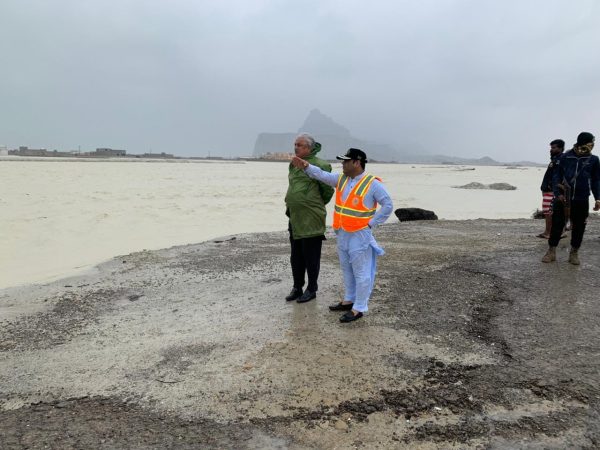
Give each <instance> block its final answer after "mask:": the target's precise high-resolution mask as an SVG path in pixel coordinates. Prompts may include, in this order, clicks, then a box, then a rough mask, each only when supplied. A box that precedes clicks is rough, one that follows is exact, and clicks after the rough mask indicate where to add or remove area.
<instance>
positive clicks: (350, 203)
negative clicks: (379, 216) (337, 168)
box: [333, 175, 381, 232]
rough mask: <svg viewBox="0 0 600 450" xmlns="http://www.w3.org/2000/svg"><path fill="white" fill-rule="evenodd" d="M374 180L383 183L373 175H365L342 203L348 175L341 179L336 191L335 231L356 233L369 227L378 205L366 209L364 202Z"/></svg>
mask: <svg viewBox="0 0 600 450" xmlns="http://www.w3.org/2000/svg"><path fill="white" fill-rule="evenodd" d="M374 180H379V181H381V180H380V179H379V178H377V177H374V176H373V175H365V176H364V177H363V179H362V180H360V181H359V182H358V183H357V185H356V186H354V188H353V189H352V191H351V192H350V193H349V194H348V198H346V201H342V193H343V192H344V188H345V187H346V183H347V182H348V177H347V176H346V175H342V176H341V177H340V179H339V180H338V184H337V186H336V190H335V191H336V192H335V208H334V210H333V228H334V229H336V230H338V229H340V228H342V229H343V230H345V231H348V232H354V231H358V230H362V229H363V228H367V227H368V226H369V220H371V218H372V217H373V216H374V215H375V211H376V210H377V203H375V204H374V205H373V208H366V207H365V205H364V203H363V200H364V197H365V194H366V193H367V192H368V191H369V187H370V186H371V184H372V183H373V181H374Z"/></svg>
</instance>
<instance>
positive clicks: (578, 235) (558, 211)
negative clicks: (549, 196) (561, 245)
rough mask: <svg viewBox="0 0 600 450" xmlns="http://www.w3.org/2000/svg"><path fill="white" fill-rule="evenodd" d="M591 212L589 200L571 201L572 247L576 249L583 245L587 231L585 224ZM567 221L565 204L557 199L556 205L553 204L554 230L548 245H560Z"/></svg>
mask: <svg viewBox="0 0 600 450" xmlns="http://www.w3.org/2000/svg"><path fill="white" fill-rule="evenodd" d="M589 213H590V204H589V202H588V201H587V200H584V201H575V200H573V201H572V202H571V214H570V219H571V247H573V248H575V249H577V248H579V247H581V241H583V233H584V232H585V224H586V222H587V218H588V215H589ZM565 222H566V217H565V208H564V205H563V204H562V203H561V202H559V201H557V200H556V199H555V200H554V205H553V206H552V232H551V233H550V239H549V240H548V245H550V247H556V246H557V245H558V241H560V236H561V235H562V232H563V229H564V228H565Z"/></svg>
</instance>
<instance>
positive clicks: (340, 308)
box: [329, 303, 354, 311]
mask: <svg viewBox="0 0 600 450" xmlns="http://www.w3.org/2000/svg"><path fill="white" fill-rule="evenodd" d="M352 306H354V303H348V304H347V305H344V304H343V303H336V304H335V305H331V306H329V311H350V310H351V309H352Z"/></svg>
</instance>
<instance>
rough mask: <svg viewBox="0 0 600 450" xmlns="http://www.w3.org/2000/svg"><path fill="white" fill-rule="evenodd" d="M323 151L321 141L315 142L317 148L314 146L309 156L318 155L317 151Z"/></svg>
mask: <svg viewBox="0 0 600 450" xmlns="http://www.w3.org/2000/svg"><path fill="white" fill-rule="evenodd" d="M320 151H321V144H320V143H319V142H315V148H313V149H312V150H311V152H310V155H308V156H317V153H319V152H320Z"/></svg>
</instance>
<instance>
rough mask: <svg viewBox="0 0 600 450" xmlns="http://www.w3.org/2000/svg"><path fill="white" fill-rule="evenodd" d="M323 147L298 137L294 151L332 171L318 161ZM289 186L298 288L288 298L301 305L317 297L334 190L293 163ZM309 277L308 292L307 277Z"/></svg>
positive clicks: (288, 205) (287, 199) (308, 137)
mask: <svg viewBox="0 0 600 450" xmlns="http://www.w3.org/2000/svg"><path fill="white" fill-rule="evenodd" d="M320 151H321V144H319V143H318V142H316V141H315V139H314V138H313V137H312V136H311V135H309V134H306V133H303V134H300V135H298V137H297V138H296V141H295V142H294V152H295V153H296V156H297V157H299V158H302V159H304V160H305V161H308V162H309V163H310V164H312V165H314V166H317V167H320V168H321V169H323V170H325V171H327V172H331V164H329V163H327V162H326V161H323V160H322V159H319V158H317V153H319V152H320ZM288 180H289V185H288V190H287V194H286V195H285V205H286V208H287V209H286V214H287V216H288V217H289V218H290V221H289V226H288V229H289V232H290V244H291V248H292V252H291V257H290V263H291V265H292V275H293V277H294V287H293V288H292V291H291V292H290V294H289V295H288V296H287V297H286V298H285V299H286V300H287V301H293V300H297V301H298V303H304V302H308V301H310V300H312V299H314V298H316V297H317V290H318V289H319V286H318V284H317V279H318V278H319V268H320V265H321V246H322V244H323V241H324V240H325V217H326V215H327V212H326V210H325V205H326V204H327V203H328V202H329V200H331V197H332V196H333V193H334V189H333V188H332V187H330V186H328V185H326V184H324V183H321V182H320V181H317V180H313V179H312V178H309V177H308V175H306V174H305V173H304V171H303V170H300V169H297V168H296V167H294V166H292V165H291V164H290V166H289V175H288ZM305 273H306V275H307V276H308V285H307V286H306V291H304V292H302V289H303V287H304V281H305V280H304V275H305Z"/></svg>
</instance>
